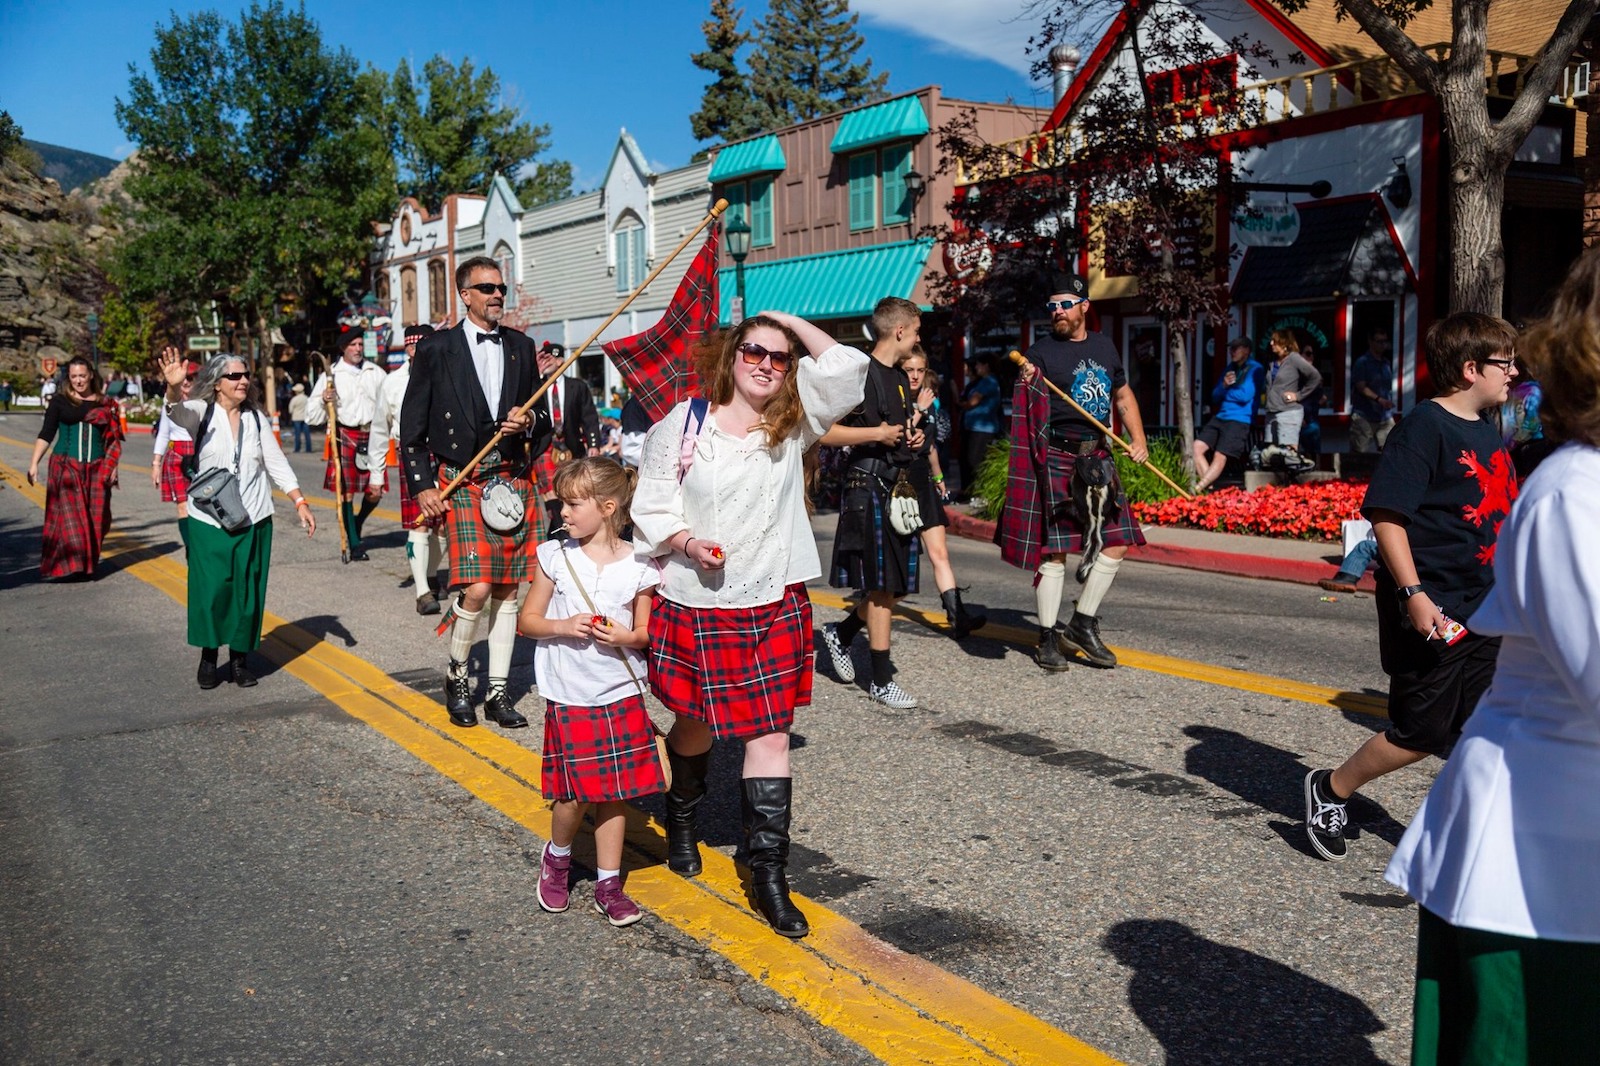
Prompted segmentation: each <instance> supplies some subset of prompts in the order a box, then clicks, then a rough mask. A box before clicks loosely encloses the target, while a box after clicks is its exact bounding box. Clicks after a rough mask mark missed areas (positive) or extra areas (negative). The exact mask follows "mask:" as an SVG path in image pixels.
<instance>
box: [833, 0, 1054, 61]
mask: <svg viewBox="0 0 1600 1066" xmlns="http://www.w3.org/2000/svg"><path fill="white" fill-rule="evenodd" d="M1028 6H1029V5H1028V4H1027V3H1026V2H1025V0H853V2H852V3H851V5H850V7H851V9H852V10H854V11H859V12H860V13H861V16H862V18H863V19H864V20H865V21H866V22H868V23H877V24H878V25H881V26H887V27H890V28H892V29H896V30H899V31H900V32H902V33H906V34H910V35H912V36H914V37H921V38H923V39H924V40H928V41H932V42H934V44H935V45H937V46H939V48H940V50H942V51H948V52H953V53H956V54H958V55H964V56H970V57H973V58H975V59H987V60H990V61H991V62H995V63H998V64H1000V65H1001V66H1003V67H1006V68H1008V69H1010V70H1014V71H1016V72H1017V73H1018V74H1021V75H1023V76H1024V77H1026V76H1027V74H1028V65H1029V63H1030V60H1029V58H1028V38H1029V37H1030V36H1031V35H1032V34H1033V33H1034V31H1035V30H1037V29H1038V25H1039V24H1038V21H1037V19H1033V18H1025V17H1024V14H1023V9H1024V8H1026V7H1028Z"/></svg>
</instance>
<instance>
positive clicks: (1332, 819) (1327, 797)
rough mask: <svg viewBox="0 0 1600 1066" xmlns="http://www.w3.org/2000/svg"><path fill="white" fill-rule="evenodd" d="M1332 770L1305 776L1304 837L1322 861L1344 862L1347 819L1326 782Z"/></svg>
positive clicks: (1341, 805)
mask: <svg viewBox="0 0 1600 1066" xmlns="http://www.w3.org/2000/svg"><path fill="white" fill-rule="evenodd" d="M1332 776H1333V771H1332V770H1313V771H1311V772H1310V773H1309V774H1306V836H1307V837H1309V838H1310V839H1311V846H1312V847H1313V848H1315V849H1316V850H1317V854H1318V855H1321V856H1322V857H1323V858H1324V859H1332V860H1334V861H1336V862H1337V861H1338V860H1339V859H1342V858H1344V856H1345V852H1346V850H1347V849H1346V847H1345V839H1344V827H1345V826H1346V825H1348V824H1349V822H1350V817H1349V815H1348V814H1346V813H1345V809H1344V802H1343V801H1342V800H1336V799H1334V798H1333V789H1332V788H1331V787H1330V786H1329V784H1328V779H1329V778H1330V777H1332Z"/></svg>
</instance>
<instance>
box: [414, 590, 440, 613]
mask: <svg viewBox="0 0 1600 1066" xmlns="http://www.w3.org/2000/svg"><path fill="white" fill-rule="evenodd" d="M439 611H440V607H439V597H437V596H435V595H434V594H433V593H431V592H424V593H423V594H422V595H420V596H418V597H417V613H418V614H438V613H439Z"/></svg>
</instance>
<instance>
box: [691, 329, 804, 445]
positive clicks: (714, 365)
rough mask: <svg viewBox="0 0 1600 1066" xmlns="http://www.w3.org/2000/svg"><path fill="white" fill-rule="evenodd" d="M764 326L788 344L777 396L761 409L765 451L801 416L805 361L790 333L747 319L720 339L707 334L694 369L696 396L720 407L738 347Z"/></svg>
mask: <svg viewBox="0 0 1600 1066" xmlns="http://www.w3.org/2000/svg"><path fill="white" fill-rule="evenodd" d="M762 326H765V327H766V328H767V329H775V330H777V331H778V332H779V333H782V334H783V339H784V340H785V341H787V342H788V344H789V352H790V355H791V356H792V358H791V359H790V360H789V369H788V371H787V372H786V373H785V374H784V375H783V383H782V384H781V385H779V386H778V391H777V393H776V394H775V395H774V396H773V397H772V398H771V399H770V400H768V401H767V405H766V406H765V407H763V408H762V409H761V422H760V425H761V428H762V429H764V430H766V433H767V447H769V448H776V447H777V446H778V445H780V444H782V443H783V442H784V441H785V440H786V439H787V438H788V436H789V434H790V433H793V432H794V428H795V427H796V426H798V425H799V424H800V419H801V418H803V417H804V416H805V408H803V407H802V406H800V384H799V381H798V379H799V377H800V360H801V359H802V358H804V357H805V354H806V346H805V345H804V344H802V343H800V337H799V335H798V334H797V333H795V331H794V330H792V329H790V328H789V327H788V326H785V325H783V324H782V323H781V322H779V321H778V320H777V319H775V318H768V317H766V316H765V315H756V316H755V317H754V318H747V319H745V320H744V321H743V322H741V323H739V324H738V325H737V326H735V327H734V328H733V329H731V330H729V331H728V332H727V333H724V334H721V335H720V336H717V335H711V334H708V335H707V336H706V338H705V339H704V340H703V341H701V342H700V344H699V346H698V347H697V348H696V349H695V358H694V366H695V371H696V372H697V373H698V374H699V375H700V394H701V395H702V396H704V397H705V398H706V399H707V400H708V401H709V402H710V403H712V404H714V405H716V406H718V407H720V406H722V405H723V404H726V403H730V402H731V401H732V400H733V361H734V360H735V359H736V358H738V356H739V345H741V344H743V343H744V341H745V338H746V337H748V336H750V334H751V332H752V331H754V330H755V329H757V328H759V327H762Z"/></svg>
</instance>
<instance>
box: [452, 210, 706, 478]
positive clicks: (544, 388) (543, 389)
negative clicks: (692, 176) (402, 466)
mask: <svg viewBox="0 0 1600 1066" xmlns="http://www.w3.org/2000/svg"><path fill="white" fill-rule="evenodd" d="M727 209H728V201H727V200H723V199H718V200H717V202H716V203H714V204H712V205H711V210H710V211H709V212H708V213H707V214H706V217H705V218H702V219H701V220H700V224H699V225H697V226H695V228H694V229H692V230H690V231H689V235H688V236H686V237H684V239H683V240H682V241H680V242H678V246H677V247H676V248H674V249H673V250H672V254H671V255H669V256H667V257H666V258H665V259H663V260H662V261H661V262H660V263H659V264H658V265H657V266H656V268H655V269H654V270H652V271H650V275H649V276H648V277H646V278H645V279H644V280H643V281H641V282H640V283H639V287H638V288H637V289H634V290H633V291H632V292H630V293H629V294H628V298H627V299H626V300H623V301H622V303H621V304H620V305H618V307H617V309H616V310H615V311H613V312H611V314H610V316H609V317H607V318H606V320H605V321H604V322H602V323H600V327H599V328H598V329H596V330H595V331H594V332H593V333H591V334H589V338H588V340H585V341H584V342H583V343H582V344H580V345H578V346H577V347H576V348H574V349H572V354H571V355H569V356H567V358H566V361H565V362H563V363H562V364H561V365H560V366H559V367H557V368H556V371H555V373H553V374H551V375H550V376H549V377H548V378H546V379H545V382H544V384H543V385H540V386H539V388H538V389H537V390H535V391H534V394H533V395H532V396H530V397H529V398H528V402H527V403H525V404H523V405H522V406H521V407H519V408H517V409H516V413H517V414H518V415H526V414H527V413H528V412H529V411H531V410H533V405H534V404H536V403H538V402H539V398H540V397H541V396H543V395H544V394H545V393H547V392H549V391H550V386H551V385H553V384H555V380H556V378H558V377H560V376H561V375H562V374H565V373H566V372H567V368H568V367H570V366H571V365H572V364H573V363H575V362H577V361H578V356H579V355H581V354H582V353H583V351H584V349H585V348H588V347H589V345H591V344H593V343H594V342H595V340H596V339H597V338H598V337H599V336H600V334H602V333H604V332H605V331H606V327H607V326H609V325H611V323H613V322H615V321H616V320H617V317H618V316H619V315H621V314H622V312H624V311H626V310H627V309H628V305H629V304H631V303H633V301H634V300H635V299H637V298H638V296H639V294H640V293H642V292H644V290H645V289H647V288H649V287H650V283H651V282H652V281H654V280H656V275H657V274H660V273H661V272H662V271H663V270H665V269H667V264H669V263H671V262H672V261H673V260H674V259H676V258H678V256H679V255H681V254H682V252H683V250H684V249H685V248H687V247H689V245H690V244H691V243H693V241H694V239H695V238H696V237H698V236H699V235H700V231H701V230H703V229H705V228H706V227H707V226H709V225H711V223H712V222H714V221H716V220H717V218H718V217H719V216H720V215H721V214H722V212H724V211H726V210H727ZM504 436H505V434H504V433H502V432H501V431H500V430H495V433H494V436H492V437H490V438H489V443H488V444H485V445H484V446H483V449H482V450H481V451H479V452H478V454H477V455H474V456H473V457H472V461H471V462H470V463H468V464H467V465H466V466H464V467H462V468H461V472H460V473H459V474H457V475H456V476H455V477H453V478H451V479H450V483H449V484H448V485H446V486H445V487H444V489H443V491H442V493H441V495H443V496H444V498H445V499H447V500H448V499H449V498H450V494H451V493H452V492H454V491H455V490H456V487H457V486H458V485H460V484H461V483H462V482H463V481H465V480H466V479H467V476H468V475H469V474H471V473H472V471H473V470H474V469H475V468H476V467H477V465H478V464H479V463H481V462H482V461H483V457H484V456H486V455H488V454H489V453H490V452H491V451H493V450H494V448H495V446H496V445H498V444H499V443H500V441H501V440H502V439H503V438H504Z"/></svg>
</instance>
